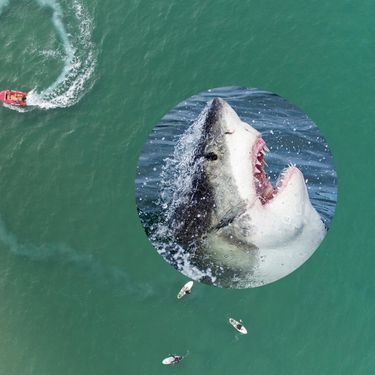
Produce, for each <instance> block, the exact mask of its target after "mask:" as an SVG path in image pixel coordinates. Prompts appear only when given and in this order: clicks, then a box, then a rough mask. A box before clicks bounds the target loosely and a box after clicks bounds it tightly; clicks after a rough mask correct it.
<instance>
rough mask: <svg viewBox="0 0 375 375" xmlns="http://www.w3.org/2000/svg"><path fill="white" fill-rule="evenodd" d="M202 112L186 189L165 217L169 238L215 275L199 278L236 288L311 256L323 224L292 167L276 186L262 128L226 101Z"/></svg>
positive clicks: (274, 276)
mask: <svg viewBox="0 0 375 375" xmlns="http://www.w3.org/2000/svg"><path fill="white" fill-rule="evenodd" d="M206 111H207V114H206V116H205V118H204V123H203V126H202V133H201V137H200V139H199V141H198V143H197V145H196V148H195V151H194V156H193V158H192V160H191V165H192V170H193V171H194V176H193V179H192V186H191V191H190V192H189V196H188V197H187V198H186V199H184V200H183V204H181V205H177V207H176V209H175V212H174V215H173V220H172V222H171V223H170V225H171V227H172V228H173V237H174V241H175V242H176V243H177V244H179V245H180V246H181V247H182V248H183V249H184V250H185V251H187V252H188V253H189V260H190V262H191V263H192V264H193V265H194V266H196V267H198V268H200V269H208V268H209V269H210V272H211V274H212V275H213V276H214V278H213V280H214V281H213V280H212V279H210V278H203V279H202V280H201V281H203V282H207V283H214V284H215V285H217V286H221V287H236V288H244V287H256V286H260V285H264V284H267V283H270V282H273V281H275V280H277V279H279V278H281V277H283V276H285V275H287V274H289V273H290V272H292V271H293V270H295V269H296V268H298V267H299V266H300V265H301V264H302V263H304V262H305V261H306V260H307V259H308V258H309V257H310V256H311V255H312V253H313V252H314V251H315V250H316V248H317V247H318V246H319V244H320V242H321V241H322V240H323V238H324V236H325V233H326V230H325V227H324V224H323V222H322V221H321V218H320V216H319V214H318V213H317V212H316V210H315V209H314V208H313V206H312V205H311V202H310V199H309V196H308V192H307V188H306V185H305V180H304V177H303V175H302V172H301V171H300V170H299V169H298V168H297V167H295V166H289V167H288V168H286V169H285V170H284V171H283V172H282V173H281V174H280V176H279V179H278V182H277V183H276V187H273V186H272V185H271V183H270V182H269V180H268V178H267V176H266V174H265V171H264V164H265V161H264V157H265V154H266V152H267V151H268V148H267V146H266V144H265V142H264V140H263V139H262V137H261V134H260V133H259V132H258V131H257V130H256V129H254V128H253V127H251V126H250V125H249V124H247V123H245V122H243V121H241V119H240V118H239V117H238V115H237V114H236V112H235V111H234V110H233V109H232V107H231V106H230V105H229V104H228V103H227V102H225V101H224V100H223V99H220V98H215V99H213V100H212V101H211V102H210V103H209V104H208V108H206Z"/></svg>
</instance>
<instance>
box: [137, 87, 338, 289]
mask: <svg viewBox="0 0 375 375" xmlns="http://www.w3.org/2000/svg"><path fill="white" fill-rule="evenodd" d="M214 97H221V98H223V99H225V100H226V101H227V102H228V103H229V104H230V105H231V106H232V107H233V108H234V109H235V110H236V112H237V114H238V115H239V116H240V118H241V119H242V120H243V121H245V122H247V123H249V124H251V125H252V126H253V127H254V128H255V129H257V130H258V131H260V132H261V133H262V136H263V139H264V140H265V141H266V143H267V145H268V147H269V149H270V153H269V154H267V157H266V163H267V164H268V167H266V171H267V173H268V175H269V176H270V179H271V181H272V183H273V185H275V184H276V180H277V178H278V176H279V174H280V172H281V171H282V170H283V169H284V168H285V167H286V166H288V165H289V164H295V165H296V166H297V167H298V168H300V170H301V171H302V172H303V174H304V177H305V181H306V184H307V187H308V192H309V196H310V199H311V202H312V204H313V206H314V207H315V208H316V210H317V211H318V212H319V214H320V215H321V218H322V220H323V222H324V224H325V226H326V228H327V229H328V228H329V226H330V223H331V220H332V218H333V214H334V211H335V206H336V196H337V188H336V171H335V168H334V164H333V160H332V156H331V154H330V151H329V147H328V145H327V143H326V141H325V139H324V138H323V136H322V135H321V134H320V131H319V129H318V128H317V126H316V125H315V124H314V123H313V122H312V121H311V120H310V119H309V118H308V117H307V115H306V114H304V113H303V112H302V111H300V110H299V109H297V108H296V107H295V106H293V105H291V104H290V103H288V102H287V101H286V100H284V99H283V98H281V97H279V96H277V95H275V94H272V93H269V92H265V91H261V90H257V89H244V88H239V87H231V88H222V89H213V90H210V91H209V92H206V93H202V94H199V95H196V96H193V97H191V98H189V99H188V100H187V101H184V102H183V103H180V104H179V105H177V106H176V107H175V108H173V109H172V110H171V111H170V112H168V114H167V115H165V116H164V117H163V118H162V119H161V121H160V122H159V123H158V124H157V125H156V126H155V128H154V129H153V131H152V133H151V135H150V137H149V139H148V141H147V143H146V144H145V147H144V149H143V152H142V154H141V157H140V159H139V163H138V169H137V179H136V194H137V205H138V209H139V214H140V217H141V220H142V223H143V225H144V227H145V229H146V233H147V234H148V236H149V237H150V239H151V241H152V243H153V244H154V246H155V247H156V248H157V250H158V251H159V253H160V254H161V255H162V256H163V257H164V258H165V259H166V260H167V261H168V262H169V263H171V264H172V265H173V266H174V267H175V268H177V269H178V270H180V271H181V272H183V273H184V274H186V275H188V276H190V277H192V278H194V279H206V278H207V277H208V278H209V280H210V282H214V283H215V282H216V281H217V280H216V277H214V276H212V273H211V269H210V267H209V268H205V269H200V268H199V267H198V268H197V267H196V266H194V265H192V264H191V263H190V261H189V256H188V254H187V253H186V252H185V250H187V249H182V248H181V247H180V246H179V245H177V244H176V243H175V241H174V238H173V230H171V225H174V224H173V223H174V221H173V220H170V219H171V215H173V214H174V211H175V210H176V207H177V206H178V205H180V204H181V200H183V199H188V198H186V197H188V193H187V192H186V189H189V186H190V189H192V178H193V177H192V176H193V174H195V173H196V172H194V171H193V170H192V167H191V162H190V160H191V159H192V158H194V151H195V147H197V144H198V141H199V139H200V136H201V131H202V130H201V126H200V125H199V123H200V122H202V120H199V119H198V120H197V118H198V116H199V114H200V113H201V111H202V110H203V109H204V107H205V106H206V104H207V102H209V100H210V99H212V98H214ZM202 116H203V119H204V115H202V114H201V117H202ZM192 124H193V125H192ZM182 135H183V138H182ZM186 204H189V203H188V202H187V203H186ZM262 283H263V281H259V284H257V283H255V282H254V281H253V282H251V283H250V282H249V285H252V284H255V285H262ZM219 285H220V283H219ZM233 285H234V284H233Z"/></svg>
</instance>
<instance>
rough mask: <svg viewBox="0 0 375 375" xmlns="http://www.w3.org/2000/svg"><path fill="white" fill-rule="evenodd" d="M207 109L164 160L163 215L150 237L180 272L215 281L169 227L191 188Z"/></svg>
mask: <svg viewBox="0 0 375 375" xmlns="http://www.w3.org/2000/svg"><path fill="white" fill-rule="evenodd" d="M207 110H208V106H207V107H206V108H205V110H203V111H202V112H201V114H200V116H199V117H198V119H197V120H196V121H195V122H194V123H193V124H192V125H191V126H190V127H189V128H188V129H187V130H186V131H185V133H184V134H183V135H182V136H181V137H180V139H179V140H178V141H177V143H176V146H175V149H174V152H173V155H172V157H170V158H167V159H166V160H165V164H164V166H163V170H162V173H161V200H160V202H159V204H160V206H161V207H162V208H163V218H162V221H161V222H160V223H159V224H158V226H157V228H156V230H155V233H154V234H153V235H152V236H151V239H152V242H153V243H154V244H155V245H156V247H157V249H158V252H159V254H160V255H161V256H163V257H164V258H165V259H166V260H167V261H168V262H169V263H170V264H172V265H173V266H174V267H175V268H176V269H177V270H179V271H180V272H182V273H183V274H184V275H186V276H188V277H189V278H191V279H194V280H199V279H203V278H208V279H210V280H211V282H213V283H215V281H216V277H215V276H214V275H213V273H212V270H211V269H210V268H206V269H201V268H198V267H197V266H195V265H194V264H193V263H192V261H191V254H190V253H189V252H188V251H187V250H186V249H183V248H182V247H181V246H180V245H178V244H177V243H175V241H174V239H173V228H174V226H175V225H176V223H175V222H174V221H173V216H174V214H175V212H176V210H177V209H178V207H181V206H183V205H186V204H188V200H189V199H190V197H191V191H192V190H193V186H192V185H193V177H194V175H195V174H196V173H198V169H199V168H200V162H199V160H198V161H197V160H195V158H196V155H195V152H196V147H197V144H198V142H199V140H200V138H201V136H202V129H203V125H204V121H205V118H206V116H207ZM166 239H170V242H167V243H166ZM167 241H168V240H167Z"/></svg>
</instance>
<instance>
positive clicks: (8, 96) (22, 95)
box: [0, 90, 27, 107]
mask: <svg viewBox="0 0 375 375" xmlns="http://www.w3.org/2000/svg"><path fill="white" fill-rule="evenodd" d="M26 99H27V92H22V91H13V90H4V91H0V101H1V102H3V103H5V104H9V105H17V106H20V107H25V106H26V105H27V104H26Z"/></svg>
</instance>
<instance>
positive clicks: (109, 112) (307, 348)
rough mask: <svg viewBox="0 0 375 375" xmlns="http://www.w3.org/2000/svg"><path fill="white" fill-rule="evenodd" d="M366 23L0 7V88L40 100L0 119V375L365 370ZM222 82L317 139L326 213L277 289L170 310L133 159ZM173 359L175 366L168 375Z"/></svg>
mask: <svg viewBox="0 0 375 375" xmlns="http://www.w3.org/2000/svg"><path fill="white" fill-rule="evenodd" d="M374 11H375V5H374V4H373V2H371V1H363V2H361V3H360V4H354V3H352V2H346V1H345V2H342V1H333V2H327V3H322V2H308V3H302V2H295V1H288V0H287V1H284V2H282V3H280V2H255V1H243V2H234V1H222V0H218V1H213V0H209V1H206V2H201V1H197V0H192V1H189V2H180V1H168V2H166V1H154V2H145V1H140V0H131V1H126V2H124V1H116V0H112V1H111V2H109V1H100V2H99V1H97V0H74V1H67V0H64V1H63V0H55V1H52V0H45V1H41V0H17V1H16V0H9V1H4V0H2V1H1V0H0V26H1V27H0V51H1V54H0V71H1V74H0V88H1V89H7V88H12V89H16V90H17V89H18V90H26V91H29V90H34V91H33V93H35V95H34V96H33V97H36V98H37V99H36V100H35V101H33V104H35V105H34V107H33V109H32V110H29V111H27V112H21V113H20V112H18V111H15V110H13V109H11V108H6V107H2V106H1V107H0V193H1V194H0V217H1V221H0V301H1V304H0V332H1V334H0V374H1V375H3V374H4V375H5V374H6V375H60V374H61V375H77V374H79V375H85V374H90V375H93V374H95V375H96V374H98V375H99V374H106V375H108V374H111V375H112V374H134V375H137V374H140V375H143V374H146V375H147V374H163V373H165V372H169V373H176V374H177V373H178V374H215V375H217V374H228V373H236V374H248V373H257V374H281V375H282V374H287V375H290V374H298V375H299V374H307V375H309V374H314V375H315V374H327V375H328V374H329V375H331V374H348V375H349V374H350V375H352V374H359V375H367V374H372V373H373V371H374V368H375V359H374V357H373V355H372V353H373V351H374V345H375V338H374V334H373V330H372V324H373V323H372V322H373V316H374V314H375V303H374V300H373V298H372V296H373V295H374V291H375V282H374V278H373V277H372V270H373V265H374V263H375V256H374V255H373V251H372V248H373V243H374V240H375V238H374V234H373V233H374V231H373V229H372V224H373V216H374V210H375V205H374V201H373V199H372V198H371V197H372V186H373V183H374V174H373V172H372V171H373V166H372V164H373V157H372V154H371V152H372V149H373V140H374V137H375V131H374V127H373V124H372V122H373V119H374V118H375V113H374V112H375V111H374V107H373V104H372V97H373V90H374V86H375V82H374V80H375V78H374V74H373V61H374V60H375V56H374V54H375V52H374V51H375V49H374V48H373V18H372V17H371V14H373V12H374ZM78 62H79V63H78ZM225 86H241V87H259V88H261V89H263V90H266V91H270V92H274V93H276V94H278V95H280V96H281V97H283V98H285V99H286V100H288V101H289V102H291V103H293V104H294V105H296V106H297V107H298V108H300V109H301V110H302V111H303V112H304V113H306V114H307V115H308V116H309V118H310V119H311V120H312V121H313V122H314V123H316V124H317V125H318V126H319V129H320V130H321V132H322V136H323V137H324V138H325V140H326V141H327V143H328V145H329V149H330V151H331V153H332V155H333V159H334V163H335V166H336V170H337V181H338V201H337V208H336V213H335V216H334V219H333V221H332V222H331V223H330V229H329V232H328V235H327V237H326V238H325V240H324V241H323V243H322V244H321V246H320V247H319V249H318V250H317V251H316V252H315V254H314V256H313V257H311V259H310V260H309V261H308V262H306V263H305V264H304V265H303V266H302V267H301V268H300V269H298V270H297V271H296V272H294V273H292V274H291V275H289V276H288V277H286V278H284V279H282V280H280V281H278V282H276V283H272V284H270V285H267V286H264V287H261V288H256V289H246V290H226V289H220V288H214V287H210V286H207V285H203V284H198V283H196V285H195V286H194V289H193V293H192V295H190V296H188V297H187V298H186V299H183V300H181V301H179V302H177V300H176V293H177V292H178V290H179V288H180V287H181V285H182V284H183V283H184V282H186V280H187V278H186V277H184V276H183V275H181V274H180V273H178V272H176V271H175V270H174V269H173V268H172V267H170V266H169V265H168V264H167V263H166V262H165V261H164V260H163V259H162V258H161V257H160V256H159V255H158V254H157V252H156V251H155V250H154V249H153V247H152V245H151V243H150V241H149V240H148V237H147V236H146V234H145V232H144V229H143V226H142V225H141V223H140V221H139V218H138V214H137V206H136V201H135V183H134V181H135V178H136V166H137V161H138V157H139V155H140V154H141V151H142V149H143V145H144V142H145V141H146V139H147V137H148V135H149V133H150V131H151V130H152V129H153V127H154V125H155V124H157V123H158V121H159V120H160V119H161V118H162V116H163V115H164V114H165V113H167V112H168V111H169V110H170V109H171V108H173V107H174V106H176V104H177V103H181V102H182V101H183V100H185V98H188V97H190V96H192V95H194V94H196V93H199V92H203V91H205V90H208V89H209V88H213V87H225ZM325 198H326V197H325ZM230 316H233V317H234V318H238V319H240V318H242V319H243V321H244V323H245V325H246V327H247V328H248V331H249V334H248V335H247V336H241V337H240V336H239V335H238V334H237V333H236V332H235V331H234V330H233V329H232V328H231V327H230V326H229V325H228V323H227V319H228V317H230ZM169 353H176V354H183V355H185V354H187V357H186V359H185V360H184V361H183V362H181V363H180V364H178V365H176V366H174V367H172V368H165V367H164V366H163V365H162V364H161V360H162V359H163V358H164V357H166V356H167V355H168V354H169Z"/></svg>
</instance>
